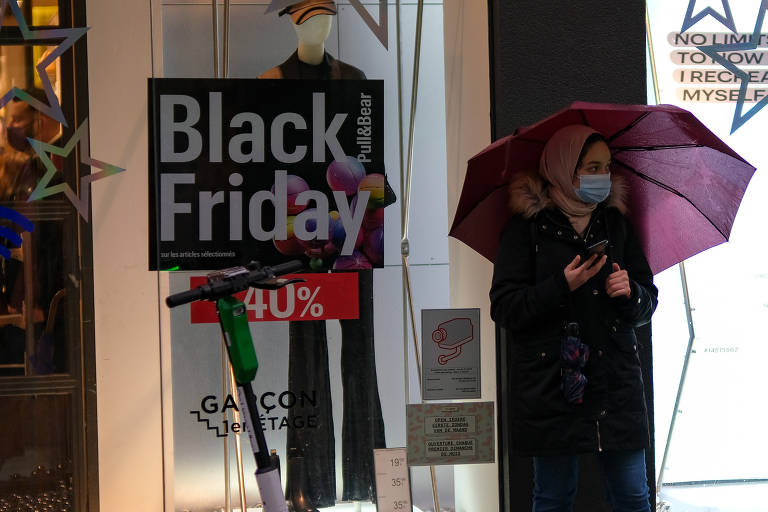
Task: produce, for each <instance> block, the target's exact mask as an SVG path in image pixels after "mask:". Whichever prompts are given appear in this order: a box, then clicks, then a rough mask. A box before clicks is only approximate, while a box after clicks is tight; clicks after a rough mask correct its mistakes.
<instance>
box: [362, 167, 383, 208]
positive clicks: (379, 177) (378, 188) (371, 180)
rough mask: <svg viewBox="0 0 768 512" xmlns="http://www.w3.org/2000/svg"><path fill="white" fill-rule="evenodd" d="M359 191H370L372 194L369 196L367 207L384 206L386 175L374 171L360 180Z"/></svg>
mask: <svg viewBox="0 0 768 512" xmlns="http://www.w3.org/2000/svg"><path fill="white" fill-rule="evenodd" d="M357 191H358V193H359V192H363V191H368V192H370V193H371V195H370V196H369V197H368V204H367V205H366V207H367V208H383V207H384V175H383V174H378V173H372V174H369V175H367V176H366V177H365V178H363V179H362V180H360V184H359V185H358V186H357Z"/></svg>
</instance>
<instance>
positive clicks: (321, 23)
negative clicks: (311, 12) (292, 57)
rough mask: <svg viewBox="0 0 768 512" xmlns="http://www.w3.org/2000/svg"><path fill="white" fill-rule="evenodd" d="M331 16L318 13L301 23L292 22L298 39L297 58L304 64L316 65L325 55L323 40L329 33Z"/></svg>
mask: <svg viewBox="0 0 768 512" xmlns="http://www.w3.org/2000/svg"><path fill="white" fill-rule="evenodd" d="M331 23H332V19H331V16H330V15H328V14H319V15H315V16H312V17H311V18H309V19H307V20H305V21H304V22H303V23H301V24H298V23H294V24H293V29H294V30H295V31H296V37H298V39H299V44H298V55H299V60H300V61H301V62H304V63H306V64H312V65H315V66H316V65H318V64H320V63H321V62H322V61H323V56H324V55H325V40H326V39H327V38H328V34H330V33H331Z"/></svg>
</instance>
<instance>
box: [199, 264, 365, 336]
mask: <svg viewBox="0 0 768 512" xmlns="http://www.w3.org/2000/svg"><path fill="white" fill-rule="evenodd" d="M282 277H285V278H298V279H303V280H304V282H301V283H293V284H289V285H287V286H284V287H283V288H280V289H279V290H259V289H257V288H248V290H246V291H242V292H240V293H237V294H235V297H236V298H237V299H239V300H241V301H242V302H243V303H244V304H245V307H246V309H247V310H248V320H249V321H250V322H274V321H280V320H292V321H296V320H330V319H350V318H358V317H359V312H358V303H357V295H358V294H357V272H341V273H338V274H291V275H286V276H282ZM206 282H207V281H206V278H205V277H202V276H200V277H191V278H190V279H189V287H190V289H191V288H195V287H197V286H200V285H203V284H206ZM190 317H191V320H192V323H193V324H208V323H217V322H218V321H219V319H218V316H217V315H216V305H215V304H214V303H213V302H209V301H197V302H193V303H192V304H190Z"/></svg>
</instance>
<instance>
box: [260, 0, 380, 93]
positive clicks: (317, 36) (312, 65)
mask: <svg viewBox="0 0 768 512" xmlns="http://www.w3.org/2000/svg"><path fill="white" fill-rule="evenodd" d="M307 4H309V5H307ZM291 9H297V10H295V11H294V12H291ZM335 13H336V7H335V4H334V3H333V2H330V1H329V2H321V1H314V0H305V1H304V2H300V3H298V4H292V5H289V6H288V7H287V8H286V9H283V10H282V11H280V15H283V14H290V15H291V21H292V24H293V29H294V31H295V32H296V38H297V41H298V44H297V48H296V51H295V52H294V53H293V55H291V56H290V57H288V59H286V61H285V62H283V63H282V64H280V65H279V66H275V67H274V68H272V69H270V70H269V71H266V72H264V73H262V74H261V75H259V78H292V79H305V80H365V78H366V76H365V73H363V72H362V71H361V70H360V69H358V68H356V67H354V66H351V65H349V64H347V63H346V62H342V61H340V60H338V59H336V58H334V57H333V56H332V55H331V54H329V53H328V52H326V51H325V41H326V39H328V35H329V34H330V33H331V26H332V24H333V18H332V17H331V16H333V15H335Z"/></svg>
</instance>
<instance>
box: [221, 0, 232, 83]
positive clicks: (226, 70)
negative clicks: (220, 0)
mask: <svg viewBox="0 0 768 512" xmlns="http://www.w3.org/2000/svg"><path fill="white" fill-rule="evenodd" d="M229 2H230V0H224V42H223V44H222V46H223V50H222V60H223V62H222V66H223V68H224V70H223V72H222V74H221V76H223V77H224V78H229Z"/></svg>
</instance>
